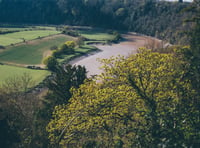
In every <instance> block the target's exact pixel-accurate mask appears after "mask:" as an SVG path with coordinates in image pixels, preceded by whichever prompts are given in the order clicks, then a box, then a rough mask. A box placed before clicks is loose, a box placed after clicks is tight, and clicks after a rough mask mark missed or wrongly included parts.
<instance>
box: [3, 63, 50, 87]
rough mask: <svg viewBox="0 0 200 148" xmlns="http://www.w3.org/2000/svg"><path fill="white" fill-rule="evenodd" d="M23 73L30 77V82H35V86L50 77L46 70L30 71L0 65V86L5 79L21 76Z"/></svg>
mask: <svg viewBox="0 0 200 148" xmlns="http://www.w3.org/2000/svg"><path fill="white" fill-rule="evenodd" d="M24 73H27V74H29V75H30V76H31V77H32V80H33V81H34V82H35V84H38V83H39V82H41V81H42V80H43V79H44V78H45V77H47V76H48V75H50V72H49V71H46V70H32V69H27V68H22V67H15V66H8V65H0V84H1V83H3V82H4V81H5V80H6V79H9V78H11V77H15V76H22V75H23V74H24Z"/></svg>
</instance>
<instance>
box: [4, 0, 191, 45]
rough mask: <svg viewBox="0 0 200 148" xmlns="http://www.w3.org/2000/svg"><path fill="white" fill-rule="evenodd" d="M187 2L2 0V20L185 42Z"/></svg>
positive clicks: (142, 0)
mask: <svg viewBox="0 0 200 148" xmlns="http://www.w3.org/2000/svg"><path fill="white" fill-rule="evenodd" d="M188 5H189V4H188V3H180V2H179V3H178V2H177V3H169V2H163V1H157V0H121V1H116V0H75V1H73V0H48V1H47V0H26V1H25V0H24V1H23V0H2V1H1V2H0V20H1V22H0V23H14V24H67V25H88V26H95V27H103V28H110V29H120V30H129V31H135V32H138V33H145V34H146V35H151V36H156V37H158V38H161V39H168V41H170V42H171V43H174V42H176V43H179V42H182V43H184V42H185V41H186V39H185V36H184V34H183V32H181V30H182V29H183V28H187V27H188V26H187V25H182V21H183V19H184V18H186V17H187V16H188V13H187V14H182V13H181V10H182V9H183V8H186V7H187V6H188ZM180 39H182V40H180Z"/></svg>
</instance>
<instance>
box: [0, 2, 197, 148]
mask: <svg viewBox="0 0 200 148" xmlns="http://www.w3.org/2000/svg"><path fill="white" fill-rule="evenodd" d="M25 24H51V25H52V24H54V25H61V24H68V25H83V26H92V27H99V28H103V29H106V30H108V29H113V30H114V29H115V30H118V32H124V31H134V32H137V33H140V34H145V35H149V36H154V37H157V38H159V39H162V40H165V41H166V42H169V43H171V46H168V47H166V48H164V47H162V48H157V49H150V48H145V47H141V48H140V49H138V53H137V54H133V55H130V56H129V57H126V58H125V57H123V56H119V57H113V58H110V59H102V60H101V63H102V64H103V66H102V69H103V70H104V72H103V73H102V74H100V75H97V76H94V77H90V78H88V77H87V69H86V68H85V67H84V66H79V65H78V66H76V65H74V66H73V65H67V64H64V65H62V64H59V62H58V61H57V59H56V56H59V54H62V52H74V50H73V49H74V47H75V42H73V41H68V42H66V43H65V44H64V45H63V46H62V47H61V48H60V49H59V50H57V51H56V52H55V53H54V54H55V55H53V56H50V57H49V58H47V59H45V60H44V63H46V65H47V68H48V69H49V71H50V72H51V77H49V78H48V79H47V80H46V83H45V85H44V86H43V94H38V93H37V92H33V91H29V86H31V84H32V79H31V77H30V76H29V75H26V74H24V75H23V76H21V77H13V78H10V79H9V80H8V81H6V82H5V83H3V84H2V85H1V86H0V147H2V148H66V147H67V148H77V147H82V148H132V147H133V148H154V147H155V148H157V147H158V148H159V147H174V148H198V147H199V145H200V1H199V0H194V2H192V3H183V2H173V3H170V2H163V1H162V2H161V1H156V0H0V25H1V26H4V25H6V26H9V25H10V26H21V27H23V25H25ZM116 36H117V37H119V34H116ZM117 39H119V38H117ZM81 42H84V39H82V40H81ZM68 49H70V50H68Z"/></svg>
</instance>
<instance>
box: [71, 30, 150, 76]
mask: <svg viewBox="0 0 200 148" xmlns="http://www.w3.org/2000/svg"><path fill="white" fill-rule="evenodd" d="M122 36H123V38H124V41H122V42H120V43H118V44H112V45H94V46H96V47H97V48H98V49H100V50H101V51H100V52H97V53H94V54H89V55H86V56H83V57H80V58H77V59H74V60H72V61H71V62H70V64H73V65H81V66H85V67H86V69H87V71H88V73H87V75H88V77H90V76H92V75H98V74H100V73H102V70H101V69H100V68H99V67H100V66H101V64H100V62H99V61H98V60H97V59H107V58H110V57H111V56H114V57H115V56H118V55H122V56H128V55H129V54H135V53H137V49H138V48H139V47H142V46H145V45H146V44H147V42H149V41H148V40H149V39H152V38H151V37H147V36H141V35H137V34H135V33H128V34H123V35H122Z"/></svg>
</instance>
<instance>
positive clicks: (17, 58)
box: [0, 35, 73, 65]
mask: <svg viewBox="0 0 200 148" xmlns="http://www.w3.org/2000/svg"><path fill="white" fill-rule="evenodd" d="M67 40H73V38H72V37H70V36H66V35H56V36H52V37H48V38H44V39H37V40H34V41H31V42H29V43H23V44H21V45H16V46H9V47H8V48H7V49H6V50H5V51H4V52H1V53H0V61H2V62H5V63H16V64H24V65H28V64H32V65H36V64H41V63H42V59H43V57H44V56H46V54H48V52H49V51H50V48H51V47H53V46H55V47H56V46H60V45H61V44H63V43H64V42H65V41H67Z"/></svg>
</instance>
